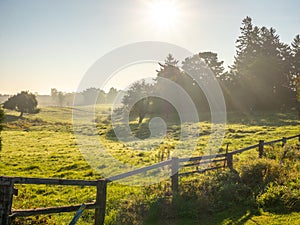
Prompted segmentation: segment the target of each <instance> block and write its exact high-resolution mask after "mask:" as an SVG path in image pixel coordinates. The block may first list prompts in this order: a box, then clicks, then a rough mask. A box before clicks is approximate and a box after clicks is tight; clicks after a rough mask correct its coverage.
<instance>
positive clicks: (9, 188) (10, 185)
mask: <svg viewBox="0 0 300 225" xmlns="http://www.w3.org/2000/svg"><path fill="white" fill-rule="evenodd" d="M13 194H14V181H13V178H10V177H0V225H9V224H10V222H11V219H10V217H9V216H10V214H11V207H12V201H13Z"/></svg>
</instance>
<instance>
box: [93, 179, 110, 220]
mask: <svg viewBox="0 0 300 225" xmlns="http://www.w3.org/2000/svg"><path fill="white" fill-rule="evenodd" d="M106 191H107V180H105V179H101V180H98V183H97V196H96V204H97V208H96V210H95V225H103V224H104V219H105V209H106Z"/></svg>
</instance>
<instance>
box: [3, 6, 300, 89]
mask: <svg viewBox="0 0 300 225" xmlns="http://www.w3.org/2000/svg"><path fill="white" fill-rule="evenodd" d="M158 2H161V1H158ZM163 2H166V1H163ZM167 2H169V3H157V1H155V0H150V1H146V0H107V1H104V0H103V1H100V0H98V1H94V0H88V1H83V0H80V1H79V0H48V1H46V0H26V1H25V0H0V76H1V81H0V82H1V88H0V93H2V94H3V93H9V94H13V93H16V92H19V91H21V90H29V91H31V92H38V93H41V94H49V93H50V89H51V88H57V89H58V90H62V91H68V92H70V91H76V89H77V86H78V84H79V82H80V80H81V79H82V77H83V75H84V74H85V72H86V71H87V70H88V68H89V67H90V66H91V65H92V64H93V63H94V62H95V61H96V60H97V59H99V58H100V57H101V56H103V55H104V54H106V53H108V52H110V51H111V50H112V49H115V48H117V47H120V46H122V45H126V44H130V43H133V42H139V41H149V40H150V41H164V42H169V43H172V44H176V45H179V46H181V47H184V48H186V49H188V50H190V51H191V52H194V53H198V52H200V51H213V52H217V53H218V55H219V58H220V59H221V60H224V61H225V65H230V64H231V63H232V62H233V56H234V53H235V40H236V38H237V36H238V35H239V27H240V25H241V20H242V19H243V18H245V17H246V16H250V17H252V19H253V23H254V24H255V25H258V26H267V27H270V26H272V27H274V28H276V30H277V33H278V34H279V35H280V37H281V40H282V41H284V42H286V43H290V42H291V41H292V39H293V38H294V36H295V35H296V34H299V33H300V16H299V8H300V1H298V0H285V1H281V0H279V1H277V0H276V1H270V0H251V1H250V0H249V1H242V0H210V1H208V0H185V1H179V0H178V1H175V0H169V1H167ZM159 4H160V6H161V5H162V4H163V5H164V6H169V7H168V8H169V9H170V8H171V9H174V10H173V12H169V13H170V14H169V15H168V17H164V16H162V15H161V14H159V12H157V11H159V10H162V8H155V7H156V6H157V5H159ZM169 9H168V10H169ZM154 10H156V13H154ZM157 20H160V21H161V24H159V23H158V21H157ZM127 76H129V75H127ZM125 80H126V79H125ZM119 82H120V84H118V85H121V83H122V82H124V81H123V80H122V79H120V80H119ZM118 85H116V86H118Z"/></svg>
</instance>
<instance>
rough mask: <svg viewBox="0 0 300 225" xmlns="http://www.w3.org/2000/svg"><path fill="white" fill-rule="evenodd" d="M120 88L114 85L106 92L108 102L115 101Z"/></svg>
mask: <svg viewBox="0 0 300 225" xmlns="http://www.w3.org/2000/svg"><path fill="white" fill-rule="evenodd" d="M118 93H119V92H118V90H117V89H116V88H114V87H111V88H110V89H109V91H108V93H107V94H106V103H114V100H115V98H116V97H117V95H118Z"/></svg>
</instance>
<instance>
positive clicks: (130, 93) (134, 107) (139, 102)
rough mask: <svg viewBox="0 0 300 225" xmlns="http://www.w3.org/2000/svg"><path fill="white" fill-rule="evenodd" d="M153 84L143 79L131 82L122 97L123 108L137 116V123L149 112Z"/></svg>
mask: <svg viewBox="0 0 300 225" xmlns="http://www.w3.org/2000/svg"><path fill="white" fill-rule="evenodd" d="M152 91H153V85H152V84H149V83H146V81H145V80H142V81H141V82H135V83H133V84H132V85H131V86H130V87H129V89H128V90H127V92H126V94H125V96H124V97H123V99H122V103H123V106H124V107H123V108H124V110H130V113H131V114H132V115H136V116H138V123H139V124H141V123H142V122H143V119H144V118H145V116H146V115H147V114H149V113H150V112H151V109H150V106H151V99H152V98H151V97H149V95H151V93H152Z"/></svg>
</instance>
